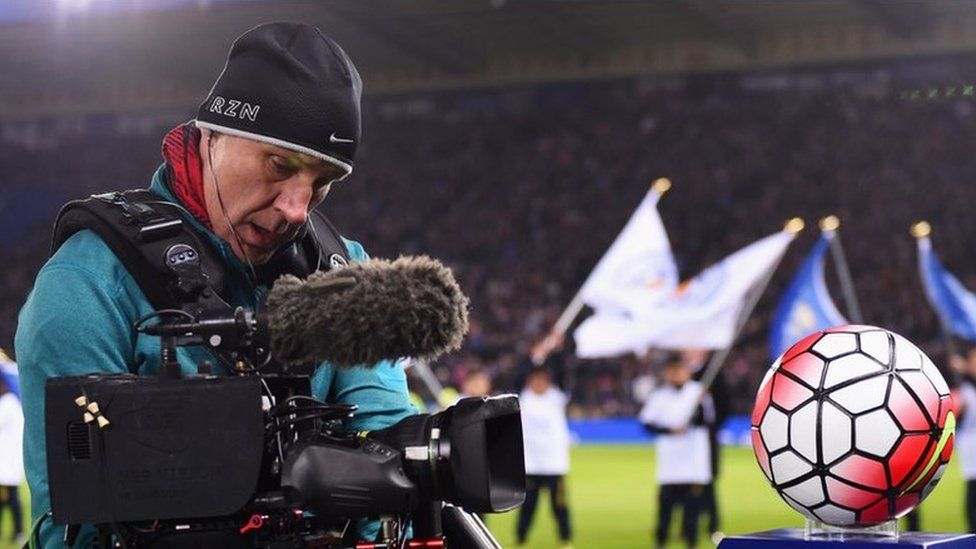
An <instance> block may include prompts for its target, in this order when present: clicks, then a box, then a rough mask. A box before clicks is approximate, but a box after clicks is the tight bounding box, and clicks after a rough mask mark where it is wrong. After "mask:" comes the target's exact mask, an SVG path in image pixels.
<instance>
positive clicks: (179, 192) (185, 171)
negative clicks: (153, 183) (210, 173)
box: [163, 123, 213, 230]
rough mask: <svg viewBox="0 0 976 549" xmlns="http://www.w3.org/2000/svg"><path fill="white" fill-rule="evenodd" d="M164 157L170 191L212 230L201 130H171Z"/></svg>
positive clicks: (165, 140) (183, 126)
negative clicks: (204, 193)
mask: <svg viewBox="0 0 976 549" xmlns="http://www.w3.org/2000/svg"><path fill="white" fill-rule="evenodd" d="M163 158H164V159H165V160H166V176H167V179H168V181H167V182H168V183H169V188H170V189H171V190H172V191H173V193H174V194H175V195H176V198H177V199H178V200H179V201H180V202H182V203H183V206H185V207H186V209H187V210H188V211H189V212H190V213H191V214H193V217H195V218H197V221H199V222H200V223H203V224H204V226H206V227H207V228H208V229H210V230H213V227H212V226H211V225H210V215H209V214H208V213H207V202H206V200H204V197H203V161H202V160H201V159H200V130H199V129H198V128H197V127H196V126H194V125H193V124H190V123H187V124H181V125H179V126H177V127H175V128H173V129H172V130H170V132H169V133H167V134H166V137H164V138H163Z"/></svg>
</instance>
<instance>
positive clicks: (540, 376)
mask: <svg viewBox="0 0 976 549" xmlns="http://www.w3.org/2000/svg"><path fill="white" fill-rule="evenodd" d="M529 389H530V390H532V392H533V393H536V394H538V395H541V394H542V393H545V392H546V391H548V390H549V374H547V373H544V372H536V373H534V374H532V377H530V378H529Z"/></svg>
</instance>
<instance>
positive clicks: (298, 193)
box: [200, 134, 342, 265]
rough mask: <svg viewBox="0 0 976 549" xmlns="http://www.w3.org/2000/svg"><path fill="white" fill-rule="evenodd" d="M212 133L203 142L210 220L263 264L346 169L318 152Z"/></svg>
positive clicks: (239, 250)
mask: <svg viewBox="0 0 976 549" xmlns="http://www.w3.org/2000/svg"><path fill="white" fill-rule="evenodd" d="M212 135H213V138H212V139H208V137H207V134H204V136H203V139H202V140H201V142H200V153H201V156H202V158H203V189H204V198H205V200H206V205H207V213H208V214H209V215H210V223H211V225H212V226H213V229H214V233H216V234H217V236H219V237H220V238H222V239H223V240H225V241H227V243H229V244H230V246H231V249H232V250H233V251H234V254H235V255H237V257H239V258H241V259H242V260H245V261H247V260H249V261H250V262H251V263H252V264H254V265H260V264H263V263H265V262H267V261H268V260H269V259H270V258H271V256H272V255H274V252H275V251H276V250H277V249H278V248H280V247H281V246H282V245H283V244H285V243H286V242H288V241H290V240H292V239H293V238H294V237H295V235H296V234H297V233H298V230H299V229H300V228H301V226H302V225H303V224H304V223H305V220H306V219H308V212H309V211H310V210H311V209H312V208H314V207H315V206H317V205H318V204H319V203H321V202H322V200H323V199H325V196H326V194H328V192H329V188H330V187H331V184H332V181H334V180H335V179H336V178H338V177H340V176H341V175H342V171H341V170H340V169H339V168H337V167H335V166H333V165H331V164H328V163H326V162H323V161H321V160H319V159H317V158H314V157H311V156H309V155H305V154H301V153H297V152H292V151H289V150H288V149H283V148H281V147H276V146H274V145H268V144H265V143H261V142H259V141H254V140H251V139H245V138H242V137H235V136H232V135H225V134H212ZM208 149H209V150H208ZM211 161H212V162H213V166H212V168H213V170H212V171H211V166H210V162H211ZM214 176H216V185H217V186H219V189H220V192H219V195H218V193H217V190H216V187H215V186H214ZM231 225H233V228H234V230H235V231H236V232H237V236H238V237H239V238H240V242H238V238H235V236H234V232H233V231H232V230H231Z"/></svg>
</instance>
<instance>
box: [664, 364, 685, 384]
mask: <svg viewBox="0 0 976 549" xmlns="http://www.w3.org/2000/svg"><path fill="white" fill-rule="evenodd" d="M689 379H691V372H689V371H688V368H685V367H684V365H683V364H681V363H680V362H674V363H671V364H668V365H667V366H666V367H665V368H664V381H666V382H668V383H669V384H671V385H673V386H675V387H681V386H682V385H684V384H685V383H687V382H688V380H689Z"/></svg>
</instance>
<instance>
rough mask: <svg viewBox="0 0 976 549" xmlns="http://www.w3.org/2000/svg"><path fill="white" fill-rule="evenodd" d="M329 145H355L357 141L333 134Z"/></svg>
mask: <svg viewBox="0 0 976 549" xmlns="http://www.w3.org/2000/svg"><path fill="white" fill-rule="evenodd" d="M329 143H355V141H353V140H352V139H346V138H344V137H336V134H335V132H332V135H330V136H329Z"/></svg>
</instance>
